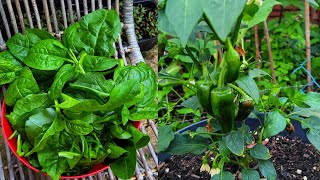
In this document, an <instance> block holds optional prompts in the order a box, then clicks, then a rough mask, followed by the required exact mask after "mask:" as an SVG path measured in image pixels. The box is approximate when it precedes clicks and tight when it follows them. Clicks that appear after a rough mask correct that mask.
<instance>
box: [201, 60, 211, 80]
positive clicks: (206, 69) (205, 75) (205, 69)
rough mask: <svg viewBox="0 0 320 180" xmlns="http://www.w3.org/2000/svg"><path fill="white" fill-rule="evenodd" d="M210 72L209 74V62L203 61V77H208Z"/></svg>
mask: <svg viewBox="0 0 320 180" xmlns="http://www.w3.org/2000/svg"><path fill="white" fill-rule="evenodd" d="M208 74H209V72H208V67H207V63H206V62H203V63H202V75H203V77H204V78H205V79H207V77H208Z"/></svg>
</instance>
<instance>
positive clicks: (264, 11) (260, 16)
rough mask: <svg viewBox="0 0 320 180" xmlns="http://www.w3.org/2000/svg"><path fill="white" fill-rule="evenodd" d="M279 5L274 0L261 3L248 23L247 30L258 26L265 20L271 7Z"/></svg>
mask: <svg viewBox="0 0 320 180" xmlns="http://www.w3.org/2000/svg"><path fill="white" fill-rule="evenodd" d="M278 4H281V3H280V2H278V1H276V0H268V1H263V3H262V5H261V6H260V7H259V10H258V12H257V13H256V14H255V15H254V16H253V18H252V20H251V21H249V22H248V29H249V28H251V27H253V26H254V25H256V24H259V23H261V22H263V21H265V20H267V18H268V16H269V14H270V13H271V11H272V8H273V6H275V5H278Z"/></svg>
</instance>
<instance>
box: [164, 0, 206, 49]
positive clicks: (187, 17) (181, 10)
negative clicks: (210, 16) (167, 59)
mask: <svg viewBox="0 0 320 180" xmlns="http://www.w3.org/2000/svg"><path fill="white" fill-rule="evenodd" d="M202 14H203V10H202V6H201V2H199V1H196V0H168V1H167V4H166V9H165V15H163V16H161V17H162V18H163V17H165V16H166V17H167V18H168V22H169V24H171V25H172V28H173V29H174V31H175V32H176V34H177V36H178V38H179V39H180V40H181V43H182V46H185V45H186V44H187V41H188V39H189V37H190V35H191V33H192V31H193V29H194V27H195V26H196V25H197V24H198V22H199V20H200V18H201V16H202Z"/></svg>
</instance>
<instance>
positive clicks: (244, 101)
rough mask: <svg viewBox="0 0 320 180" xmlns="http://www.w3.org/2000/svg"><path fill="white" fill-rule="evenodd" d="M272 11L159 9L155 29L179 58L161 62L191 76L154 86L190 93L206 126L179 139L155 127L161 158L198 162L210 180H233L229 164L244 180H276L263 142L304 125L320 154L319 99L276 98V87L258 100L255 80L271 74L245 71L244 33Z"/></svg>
mask: <svg viewBox="0 0 320 180" xmlns="http://www.w3.org/2000/svg"><path fill="white" fill-rule="evenodd" d="M277 4H280V3H279V2H277V1H276V0H268V1H257V0H251V1H247V0H238V1H231V0H206V1H184V0H167V1H161V6H159V8H160V10H159V29H160V31H162V32H163V33H164V34H166V35H167V37H170V38H171V39H169V40H167V41H168V42H169V41H171V42H172V41H173V40H175V41H176V42H179V43H177V44H179V46H178V47H179V48H175V50H176V51H175V52H174V53H176V55H174V56H172V55H170V53H173V51H169V52H168V54H166V55H164V56H171V57H173V58H174V59H179V60H180V61H181V62H186V60H188V61H192V64H193V66H192V67H193V68H192V71H191V73H193V72H194V73H193V74H192V75H193V76H192V77H190V78H188V79H187V80H181V79H177V78H176V77H175V76H171V75H170V74H169V73H163V74H159V81H160V82H161V81H166V82H167V84H162V85H161V84H159V86H161V87H165V86H167V85H172V84H176V85H182V86H183V87H184V88H188V89H191V90H192V91H194V94H195V97H192V98H193V99H194V98H196V99H197V101H192V102H193V107H198V108H200V109H203V110H204V111H205V112H206V118H207V125H206V128H204V127H201V128H198V129H197V130H196V131H195V132H189V133H182V134H174V133H173V130H172V126H171V125H170V124H169V125H166V126H160V127H159V151H161V152H164V153H168V154H173V155H180V154H186V153H193V154H196V155H200V154H202V155H203V164H202V167H201V171H207V172H208V173H210V174H211V176H212V178H211V179H212V180H213V179H228V180H229V179H234V178H235V177H234V176H233V175H232V173H231V172H228V171H226V170H225V169H224V167H225V165H226V164H233V165H236V166H238V167H239V169H240V171H241V177H242V179H260V174H259V172H258V170H259V171H260V173H261V175H262V176H263V177H265V178H267V179H276V177H277V174H276V170H275V168H274V166H273V165H272V163H271V161H270V160H269V159H270V157H271V155H270V152H269V149H268V148H267V147H266V146H265V143H263V142H264V140H265V139H267V138H270V137H271V136H274V135H277V134H278V133H280V132H282V131H283V130H285V129H286V127H290V126H291V121H294V120H295V121H299V122H301V124H302V127H303V128H304V129H306V130H307V137H308V139H309V141H310V142H311V143H312V144H313V145H314V146H315V147H316V148H317V149H318V150H320V139H319V137H320V126H319V124H320V115H319V112H320V109H319V107H320V106H319V105H320V94H318V93H314V92H309V93H300V92H297V91H293V90H291V91H290V90H286V91H285V90H283V91H281V92H282V93H280V88H277V86H275V87H274V88H273V89H272V90H271V92H268V93H265V94H261V93H260V91H259V89H258V87H257V84H256V81H255V80H256V79H257V78H258V77H259V76H260V77H261V76H268V74H267V73H266V72H264V71H261V70H259V69H256V68H254V69H248V61H249V60H246V57H245V54H244V53H243V52H245V47H244V43H243V41H244V35H245V34H246V31H247V30H248V29H250V28H252V27H253V26H254V25H256V24H258V23H261V22H263V21H266V19H267V17H268V15H269V13H270V12H271V10H272V7H273V6H274V5H277ZM176 57H178V58H176ZM181 57H184V58H181ZM186 57H188V58H186ZM166 70H167V69H163V71H166ZM186 101H188V100H186ZM195 104H199V106H197V105H195ZM190 107H191V106H190ZM249 115H250V117H254V118H256V119H257V121H259V122H260V126H259V128H258V129H256V130H250V127H249V126H248V125H246V123H245V122H246V118H247V117H248V116H249ZM258 115H259V116H260V117H261V115H262V116H263V117H264V121H263V120H261V119H260V118H259V116H258ZM291 129H292V128H291ZM255 133H257V134H258V136H254V134H255ZM209 156H213V160H210V159H209ZM252 164H258V166H257V167H254V166H252Z"/></svg>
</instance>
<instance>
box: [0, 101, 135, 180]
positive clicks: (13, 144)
mask: <svg viewBox="0 0 320 180" xmlns="http://www.w3.org/2000/svg"><path fill="white" fill-rule="evenodd" d="M133 124H134V126H135V127H136V128H137V129H140V127H141V122H140V121H134V122H133ZM1 127H2V134H3V136H4V139H5V141H6V143H7V145H8V146H9V148H10V150H11V151H12V153H13V154H14V155H15V156H16V158H17V159H18V160H19V161H20V162H22V163H23V164H24V165H26V166H27V167H28V168H30V169H32V170H33V171H34V172H37V173H38V172H40V170H39V169H37V168H35V167H33V166H32V165H31V164H30V163H29V161H28V159H27V158H26V157H25V156H22V157H20V156H19V155H18V154H17V152H16V151H17V138H12V139H10V140H9V137H10V136H11V135H12V133H13V132H12V128H11V125H10V123H9V121H8V120H7V118H6V104H5V101H2V107H1ZM108 168H109V165H104V164H102V163H99V164H97V165H96V166H94V167H93V168H92V169H91V170H90V171H89V172H88V173H86V174H83V175H77V176H61V177H60V179H73V178H85V177H89V176H93V175H96V174H98V173H100V172H102V171H105V170H106V169H108ZM42 173H43V174H44V175H46V176H48V175H47V174H46V173H44V172H42Z"/></svg>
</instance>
